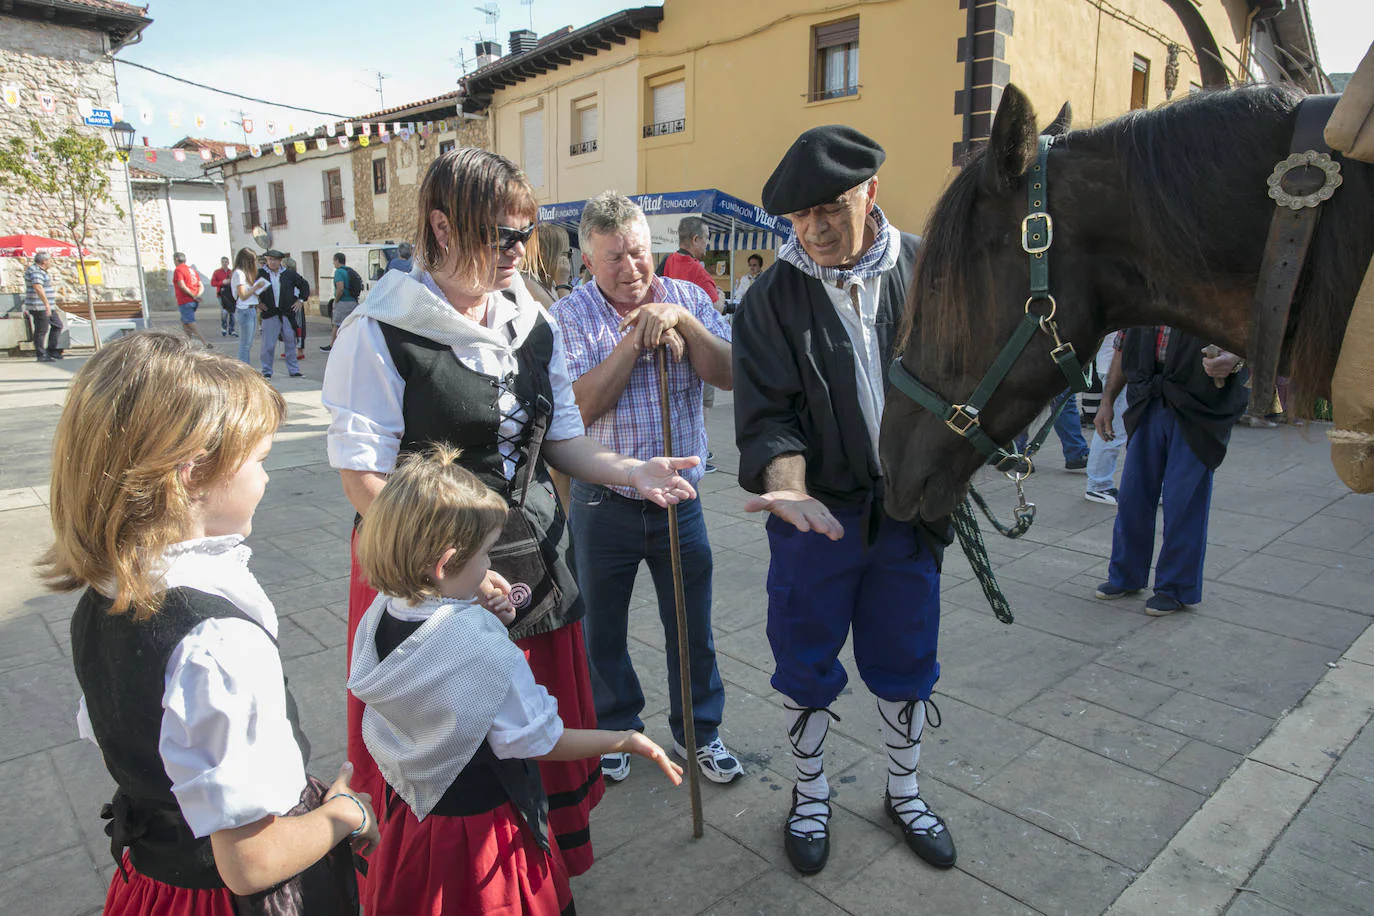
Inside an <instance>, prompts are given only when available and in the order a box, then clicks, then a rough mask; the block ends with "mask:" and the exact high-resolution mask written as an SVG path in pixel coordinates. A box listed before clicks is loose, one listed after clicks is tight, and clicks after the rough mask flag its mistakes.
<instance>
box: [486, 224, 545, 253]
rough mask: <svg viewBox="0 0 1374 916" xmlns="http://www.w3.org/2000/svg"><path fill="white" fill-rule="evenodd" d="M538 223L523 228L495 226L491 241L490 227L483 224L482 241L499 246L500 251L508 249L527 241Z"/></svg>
mask: <svg viewBox="0 0 1374 916" xmlns="http://www.w3.org/2000/svg"><path fill="white" fill-rule="evenodd" d="M538 225H539V224H538V223H530V224H529V225H528V226H526V227H525V228H524V229H512V228H511V227H510V226H497V227H496V240H495V241H493V240H492V238H491V236H492V230H491V228H490V227H488V226H483V227H482V241H484V242H486V243H487V244H488V245H490V246H491V247H492V248H499V249H501V250H502V251H510V250H511V249H512V248H514V247H515V246H516V245H519V244H524V243H525V242H528V241H529V240H530V236H532V235H534V230H535V228H536V227H537V226H538Z"/></svg>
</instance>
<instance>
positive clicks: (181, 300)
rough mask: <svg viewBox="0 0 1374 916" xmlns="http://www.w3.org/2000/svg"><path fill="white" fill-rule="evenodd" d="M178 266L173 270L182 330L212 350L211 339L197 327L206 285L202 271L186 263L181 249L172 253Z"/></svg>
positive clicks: (173, 281) (173, 283) (173, 259)
mask: <svg viewBox="0 0 1374 916" xmlns="http://www.w3.org/2000/svg"><path fill="white" fill-rule="evenodd" d="M172 261H173V262H174V263H175V264H176V268H175V269H174V270H173V271H172V286H173V287H174V288H175V290H176V298H177V312H179V313H180V317H181V330H182V332H183V333H185V334H186V336H187V337H189V338H191V339H193V340H198V341H200V342H201V343H202V344H203V345H204V346H205V349H207V350H210V349H212V347H211V346H210V341H208V340H206V339H205V335H203V334H201V333H200V329H199V328H197V327H196V310H197V309H199V308H200V297H201V294H202V293H204V292H205V287H204V286H202V285H201V282H200V271H198V270H196V269H195V267H193V266H192V265H190V264H187V263H186V255H184V254H182V253H181V252H180V251H178V252H176V253H175V254H173V255H172Z"/></svg>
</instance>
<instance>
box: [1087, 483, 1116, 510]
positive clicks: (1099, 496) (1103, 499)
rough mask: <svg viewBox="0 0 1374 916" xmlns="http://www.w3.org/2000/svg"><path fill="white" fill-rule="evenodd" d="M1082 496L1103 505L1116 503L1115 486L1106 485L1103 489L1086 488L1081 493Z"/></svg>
mask: <svg viewBox="0 0 1374 916" xmlns="http://www.w3.org/2000/svg"><path fill="white" fill-rule="evenodd" d="M1083 498H1084V499H1086V500H1087V501H1088V502H1090V503H1101V504H1102V505H1104V506H1115V505H1116V487H1108V488H1107V489H1105V490H1088V491H1087V492H1085V493H1084V494H1083Z"/></svg>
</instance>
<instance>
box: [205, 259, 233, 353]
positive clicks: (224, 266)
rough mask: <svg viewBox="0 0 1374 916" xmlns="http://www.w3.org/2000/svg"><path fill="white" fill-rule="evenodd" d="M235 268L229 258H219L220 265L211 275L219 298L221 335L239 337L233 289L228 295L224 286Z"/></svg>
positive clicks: (212, 283) (211, 283)
mask: <svg viewBox="0 0 1374 916" xmlns="http://www.w3.org/2000/svg"><path fill="white" fill-rule="evenodd" d="M233 274H234V269H233V267H231V266H230V264H229V259H228V258H220V259H219V267H218V268H217V269H216V270H215V272H214V273H213V274H211V275H210V285H211V286H212V287H214V289H215V298H216V299H218V300H219V304H220V315H219V336H220V337H238V336H239V335H238V330H237V327H236V323H235V321H234V310H235V305H234V295H233V290H230V291H229V294H228V295H227V296H226V295H225V293H224V287H225V286H226V285H227V284H228V283H229V278H230V277H231V276H233Z"/></svg>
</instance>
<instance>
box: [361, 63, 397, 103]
mask: <svg viewBox="0 0 1374 916" xmlns="http://www.w3.org/2000/svg"><path fill="white" fill-rule="evenodd" d="M364 72H367V73H371V74H373V75H374V76H376V77H377V107H378V108H385V107H386V98H385V97H384V96H383V95H382V80H389V79H391V74H390V73H383V72H382V71H380V70H366V71H364Z"/></svg>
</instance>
